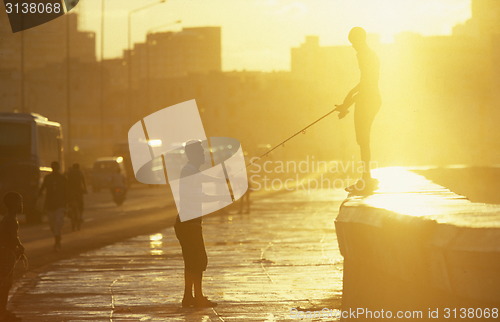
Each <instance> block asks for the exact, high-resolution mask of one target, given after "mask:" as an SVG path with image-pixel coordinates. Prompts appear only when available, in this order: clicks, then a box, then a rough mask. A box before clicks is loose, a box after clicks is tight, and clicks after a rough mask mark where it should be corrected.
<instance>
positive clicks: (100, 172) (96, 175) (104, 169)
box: [91, 157, 127, 192]
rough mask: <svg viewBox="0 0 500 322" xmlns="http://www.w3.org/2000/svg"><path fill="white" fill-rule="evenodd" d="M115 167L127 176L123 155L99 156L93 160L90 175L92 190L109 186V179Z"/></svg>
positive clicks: (95, 190)
mask: <svg viewBox="0 0 500 322" xmlns="http://www.w3.org/2000/svg"><path fill="white" fill-rule="evenodd" d="M116 169H120V172H121V174H123V175H124V176H125V178H126V177H127V173H126V171H125V164H124V162H123V157H106V158H99V159H97V160H96V161H95V162H94V166H93V168H92V175H91V178H92V180H91V184H92V191H94V192H99V191H100V190H101V189H109V188H111V180H112V177H113V174H115V173H116Z"/></svg>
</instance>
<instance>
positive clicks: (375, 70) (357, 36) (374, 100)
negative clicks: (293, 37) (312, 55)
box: [336, 27, 382, 192]
mask: <svg viewBox="0 0 500 322" xmlns="http://www.w3.org/2000/svg"><path fill="white" fill-rule="evenodd" d="M349 41H350V42H351V44H352V46H353V48H354V49H355V50H356V52H357V57H358V66H359V70H360V80H359V83H358V85H356V86H355V87H354V88H353V89H352V90H351V91H350V92H349V93H348V94H347V96H346V98H345V99H344V102H343V103H342V104H341V105H337V108H336V110H337V111H338V112H339V115H338V116H339V118H340V119H342V118H343V117H344V116H345V115H346V114H347V112H348V109H349V107H350V106H351V105H352V104H353V103H356V104H355V110H354V128H355V131H356V141H357V143H358V145H359V148H360V152H361V153H360V154H361V163H362V167H363V176H362V178H361V179H359V180H358V181H357V182H356V183H355V184H353V185H352V186H349V187H347V188H346V191H348V192H356V191H357V192H361V191H367V190H373V189H375V188H376V186H377V180H376V179H373V178H372V176H371V169H370V161H371V149H370V132H371V127H372V123H373V120H374V119H375V116H376V115H377V112H378V111H379V109H380V106H381V104H382V100H381V97H380V90H379V87H378V81H379V73H380V63H379V60H378V57H377V55H376V54H375V52H374V51H373V50H371V49H370V48H369V47H368V44H367V42H366V31H365V30H364V29H363V28H361V27H354V28H352V29H351V31H350V32H349Z"/></svg>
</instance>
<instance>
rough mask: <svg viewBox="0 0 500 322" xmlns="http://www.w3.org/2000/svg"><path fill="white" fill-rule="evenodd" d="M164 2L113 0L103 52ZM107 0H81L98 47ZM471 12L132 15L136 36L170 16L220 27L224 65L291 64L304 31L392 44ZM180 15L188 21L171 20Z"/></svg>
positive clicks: (338, 9) (295, 10)
mask: <svg viewBox="0 0 500 322" xmlns="http://www.w3.org/2000/svg"><path fill="white" fill-rule="evenodd" d="M156 2H158V3H159V2H160V1H159V0H140V1H138V0H107V1H106V30H105V32H106V34H105V57H106V58H110V57H117V56H120V55H121V54H122V50H123V49H124V48H126V46H127V33H128V30H127V18H128V13H129V12H130V11H131V10H134V9H136V8H140V7H143V6H145V5H148V4H153V3H156ZM100 9H101V1H99V0H85V1H81V2H80V5H79V6H78V10H77V12H79V13H80V16H81V20H82V21H81V24H80V26H81V28H82V29H85V30H93V31H96V33H97V47H98V51H99V46H100V40H99V39H100ZM469 17H470V0H384V1H373V0H351V1H343V0H314V1H312V0H212V1H210V2H208V1H202V0H168V1H166V2H165V3H162V4H158V5H156V6H154V7H152V8H150V9H146V10H142V11H139V12H137V13H134V14H133V15H132V39H133V42H139V41H143V40H144V38H145V35H146V33H147V31H148V30H149V29H151V28H156V27H158V26H161V25H165V24H168V23H170V22H172V24H171V25H170V26H166V27H165V28H164V30H179V29H180V28H181V27H192V26H221V27H222V63H223V69H224V70H234V69H238V70H241V69H248V70H266V71H270V70H288V69H289V68H290V48H291V47H296V46H299V45H300V44H301V43H302V42H303V41H304V37H305V36H306V35H318V36H319V37H320V40H321V45H343V44H345V45H347V44H348V42H347V39H346V35H347V33H348V31H349V30H350V28H351V27H353V26H356V25H359V26H363V27H365V28H366V29H367V30H368V31H369V32H371V33H377V34H379V35H380V36H381V39H382V41H384V42H390V41H392V37H393V36H394V35H395V34H398V33H400V32H404V31H411V32H417V33H421V34H423V35H433V34H441V35H442V34H450V33H451V30H452V27H453V26H454V25H456V24H458V23H462V22H464V21H465V20H467V19H468V18H469ZM176 20H182V24H180V25H176V24H174V23H173V22H174V21H176Z"/></svg>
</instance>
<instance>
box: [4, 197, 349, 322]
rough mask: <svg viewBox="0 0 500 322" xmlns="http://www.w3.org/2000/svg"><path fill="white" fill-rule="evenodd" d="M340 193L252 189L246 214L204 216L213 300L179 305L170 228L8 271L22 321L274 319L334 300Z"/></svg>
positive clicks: (176, 254) (177, 263)
mask: <svg viewBox="0 0 500 322" xmlns="http://www.w3.org/2000/svg"><path fill="white" fill-rule="evenodd" d="M345 197H346V193H345V192H343V191H340V190H315V191H311V192H307V191H294V192H290V193H284V194H274V195H271V196H269V197H261V198H259V199H258V200H254V201H253V203H252V213H251V214H237V213H233V212H230V213H227V214H222V215H210V216H206V217H204V223H203V229H204V237H205V243H206V247H207V252H208V256H209V264H208V268H207V271H206V273H205V275H204V280H203V281H204V291H205V295H207V296H208V297H209V298H210V299H211V300H213V301H215V302H217V303H218V304H219V305H218V306H217V307H216V308H214V309H182V308H181V305H180V301H181V298H182V291H183V262H182V256H181V252H180V246H179V244H178V242H177V240H176V238H175V234H174V231H173V228H167V229H164V230H162V231H159V232H158V233H156V234H152V235H144V236H138V237H135V238H131V239H127V240H125V241H121V242H118V243H115V244H112V245H109V246H106V247H103V248H100V249H97V250H93V251H89V252H85V253H81V254H80V255H78V256H75V257H72V258H69V259H64V260H60V261H57V262H55V263H53V264H50V265H48V266H46V267H44V268H43V270H42V271H41V272H40V273H38V274H36V275H34V276H29V277H25V278H23V279H21V280H20V281H18V284H17V290H16V292H15V294H14V295H13V296H12V301H11V304H10V308H11V309H12V310H13V311H15V312H16V314H18V315H19V316H21V317H22V318H23V321H85V320H96V321H97V320H99V321H165V320H167V321H243V320H254V321H265V320H267V321H275V320H287V319H290V310H291V309H292V308H297V309H298V310H306V311H320V310H322V309H323V308H329V309H335V308H339V306H340V297H341V291H342V257H341V255H340V253H339V250H338V244H337V240H336V235H335V230H334V219H335V217H336V216H337V213H338V209H339V206H340V203H341V202H342V201H343V200H344V198H345Z"/></svg>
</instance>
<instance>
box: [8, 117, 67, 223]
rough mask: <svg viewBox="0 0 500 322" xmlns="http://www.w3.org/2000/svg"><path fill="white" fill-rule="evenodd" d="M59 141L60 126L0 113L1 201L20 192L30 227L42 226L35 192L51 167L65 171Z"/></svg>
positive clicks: (41, 118) (60, 139) (40, 118)
mask: <svg viewBox="0 0 500 322" xmlns="http://www.w3.org/2000/svg"><path fill="white" fill-rule="evenodd" d="M62 139H63V138H62V129H61V124H59V123H57V122H51V121H49V120H48V119H47V118H46V117H43V116H41V115H39V114H35V113H31V114H24V113H0V198H2V200H3V196H4V195H5V193H7V192H8V191H17V192H19V193H20V194H21V195H22V196H23V199H24V213H25V215H26V217H25V218H26V222H27V223H29V224H35V223H40V222H42V202H41V200H39V198H38V191H39V189H40V185H41V184H42V182H43V178H44V176H45V175H47V174H48V173H50V172H51V171H52V169H51V167H50V164H51V163H52V162H53V161H58V162H59V163H60V165H61V169H64V155H63V142H62ZM2 206H3V202H2ZM2 210H3V211H5V209H2Z"/></svg>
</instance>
